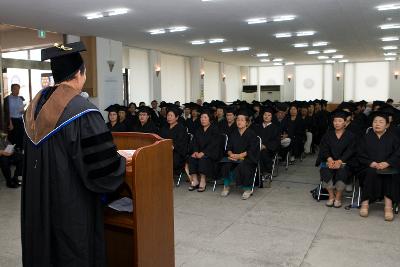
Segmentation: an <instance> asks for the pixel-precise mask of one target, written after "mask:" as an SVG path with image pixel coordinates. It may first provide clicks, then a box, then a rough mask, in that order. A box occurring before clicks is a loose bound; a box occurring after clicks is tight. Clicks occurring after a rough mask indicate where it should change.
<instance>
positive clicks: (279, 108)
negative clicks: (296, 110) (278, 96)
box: [276, 103, 287, 112]
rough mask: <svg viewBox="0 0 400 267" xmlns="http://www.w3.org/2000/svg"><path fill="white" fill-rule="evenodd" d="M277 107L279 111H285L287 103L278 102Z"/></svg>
mask: <svg viewBox="0 0 400 267" xmlns="http://www.w3.org/2000/svg"><path fill="white" fill-rule="evenodd" d="M276 109H277V110H278V111H284V112H285V111H286V110H287V105H286V104H284V103H277V104H276Z"/></svg>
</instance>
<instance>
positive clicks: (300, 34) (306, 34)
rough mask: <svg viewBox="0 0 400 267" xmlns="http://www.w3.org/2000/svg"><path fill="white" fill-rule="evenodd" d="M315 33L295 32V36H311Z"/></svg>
mask: <svg viewBox="0 0 400 267" xmlns="http://www.w3.org/2000/svg"><path fill="white" fill-rule="evenodd" d="M314 34H315V31H302V32H297V33H296V35H297V36H299V37H300V36H311V35H314Z"/></svg>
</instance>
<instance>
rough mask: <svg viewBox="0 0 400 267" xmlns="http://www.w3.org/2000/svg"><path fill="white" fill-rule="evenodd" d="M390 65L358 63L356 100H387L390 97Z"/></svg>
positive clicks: (355, 73) (355, 74) (355, 78)
mask: <svg viewBox="0 0 400 267" xmlns="http://www.w3.org/2000/svg"><path fill="white" fill-rule="evenodd" d="M388 73H389V63H388V62H372V63H356V64H355V72H354V80H355V88H354V100H356V101H360V100H363V99H364V100H366V101H373V100H386V99H387V98H388V97H389V75H388Z"/></svg>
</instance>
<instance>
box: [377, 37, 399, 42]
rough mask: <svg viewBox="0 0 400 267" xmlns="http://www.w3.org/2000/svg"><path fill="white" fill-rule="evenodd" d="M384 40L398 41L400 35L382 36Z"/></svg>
mask: <svg viewBox="0 0 400 267" xmlns="http://www.w3.org/2000/svg"><path fill="white" fill-rule="evenodd" d="M381 40H382V42H392V41H398V40H400V38H399V37H396V36H388V37H383V38H381Z"/></svg>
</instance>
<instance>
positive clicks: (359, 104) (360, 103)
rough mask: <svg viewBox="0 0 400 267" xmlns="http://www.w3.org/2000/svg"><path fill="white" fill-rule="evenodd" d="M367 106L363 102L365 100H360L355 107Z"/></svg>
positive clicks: (365, 102)
mask: <svg viewBox="0 0 400 267" xmlns="http://www.w3.org/2000/svg"><path fill="white" fill-rule="evenodd" d="M367 104H368V102H367V101H365V100H361V101H359V102H356V105H357V106H365V105H367Z"/></svg>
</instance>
